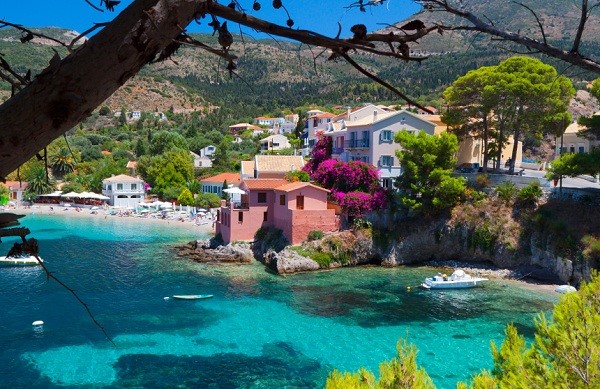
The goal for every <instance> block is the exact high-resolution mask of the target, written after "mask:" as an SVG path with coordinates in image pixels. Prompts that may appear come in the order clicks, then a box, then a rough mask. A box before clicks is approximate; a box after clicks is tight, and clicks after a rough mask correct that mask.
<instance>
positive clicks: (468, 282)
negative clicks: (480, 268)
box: [421, 270, 488, 289]
mask: <svg viewBox="0 0 600 389" xmlns="http://www.w3.org/2000/svg"><path fill="white" fill-rule="evenodd" d="M487 280H488V279H487V278H481V277H471V276H470V275H469V274H467V273H465V272H464V271H462V270H456V271H455V272H454V273H452V275H451V276H450V277H447V276H446V275H445V274H440V273H438V274H437V275H436V276H434V277H428V278H426V279H425V282H424V283H423V284H422V285H421V286H422V287H423V288H425V289H465V288H474V287H476V286H477V285H478V284H479V283H481V282H482V281H487Z"/></svg>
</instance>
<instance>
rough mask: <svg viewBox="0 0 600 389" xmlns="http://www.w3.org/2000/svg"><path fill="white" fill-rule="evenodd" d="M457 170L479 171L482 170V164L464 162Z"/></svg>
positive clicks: (461, 171) (463, 171) (465, 171)
mask: <svg viewBox="0 0 600 389" xmlns="http://www.w3.org/2000/svg"><path fill="white" fill-rule="evenodd" d="M456 171H457V172H459V173H477V172H479V171H481V166H480V165H479V163H477V162H472V163H463V164H460V165H458V166H457V167H456Z"/></svg>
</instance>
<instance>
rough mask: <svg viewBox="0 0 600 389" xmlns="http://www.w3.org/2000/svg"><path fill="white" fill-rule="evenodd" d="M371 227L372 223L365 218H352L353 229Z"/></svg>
mask: <svg viewBox="0 0 600 389" xmlns="http://www.w3.org/2000/svg"><path fill="white" fill-rule="evenodd" d="M372 227H373V224H372V223H371V222H370V221H369V220H367V219H363V218H361V217H357V218H355V219H354V220H352V229H353V230H363V229H371V228H372Z"/></svg>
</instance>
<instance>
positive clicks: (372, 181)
mask: <svg viewBox="0 0 600 389" xmlns="http://www.w3.org/2000/svg"><path fill="white" fill-rule="evenodd" d="M311 178H312V179H313V181H315V182H318V183H319V184H321V185H322V186H323V187H325V188H327V189H335V190H337V191H339V192H353V191H361V192H369V193H370V192H373V191H375V190H376V189H377V188H379V173H378V172H377V170H376V169H375V167H374V166H373V165H370V164H368V163H365V162H360V161H351V162H342V161H336V160H335V159H328V160H326V161H323V162H321V164H320V165H319V167H318V168H317V170H315V171H314V173H313V174H312V175H311Z"/></svg>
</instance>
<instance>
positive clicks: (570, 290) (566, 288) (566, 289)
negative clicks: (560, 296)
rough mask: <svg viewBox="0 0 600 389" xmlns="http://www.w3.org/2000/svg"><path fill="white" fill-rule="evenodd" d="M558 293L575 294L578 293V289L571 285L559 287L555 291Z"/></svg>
mask: <svg viewBox="0 0 600 389" xmlns="http://www.w3.org/2000/svg"><path fill="white" fill-rule="evenodd" d="M554 290H555V291H556V292H558V293H573V292H577V289H575V287H573V286H571V285H558V286H557V287H556V289H554Z"/></svg>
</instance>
